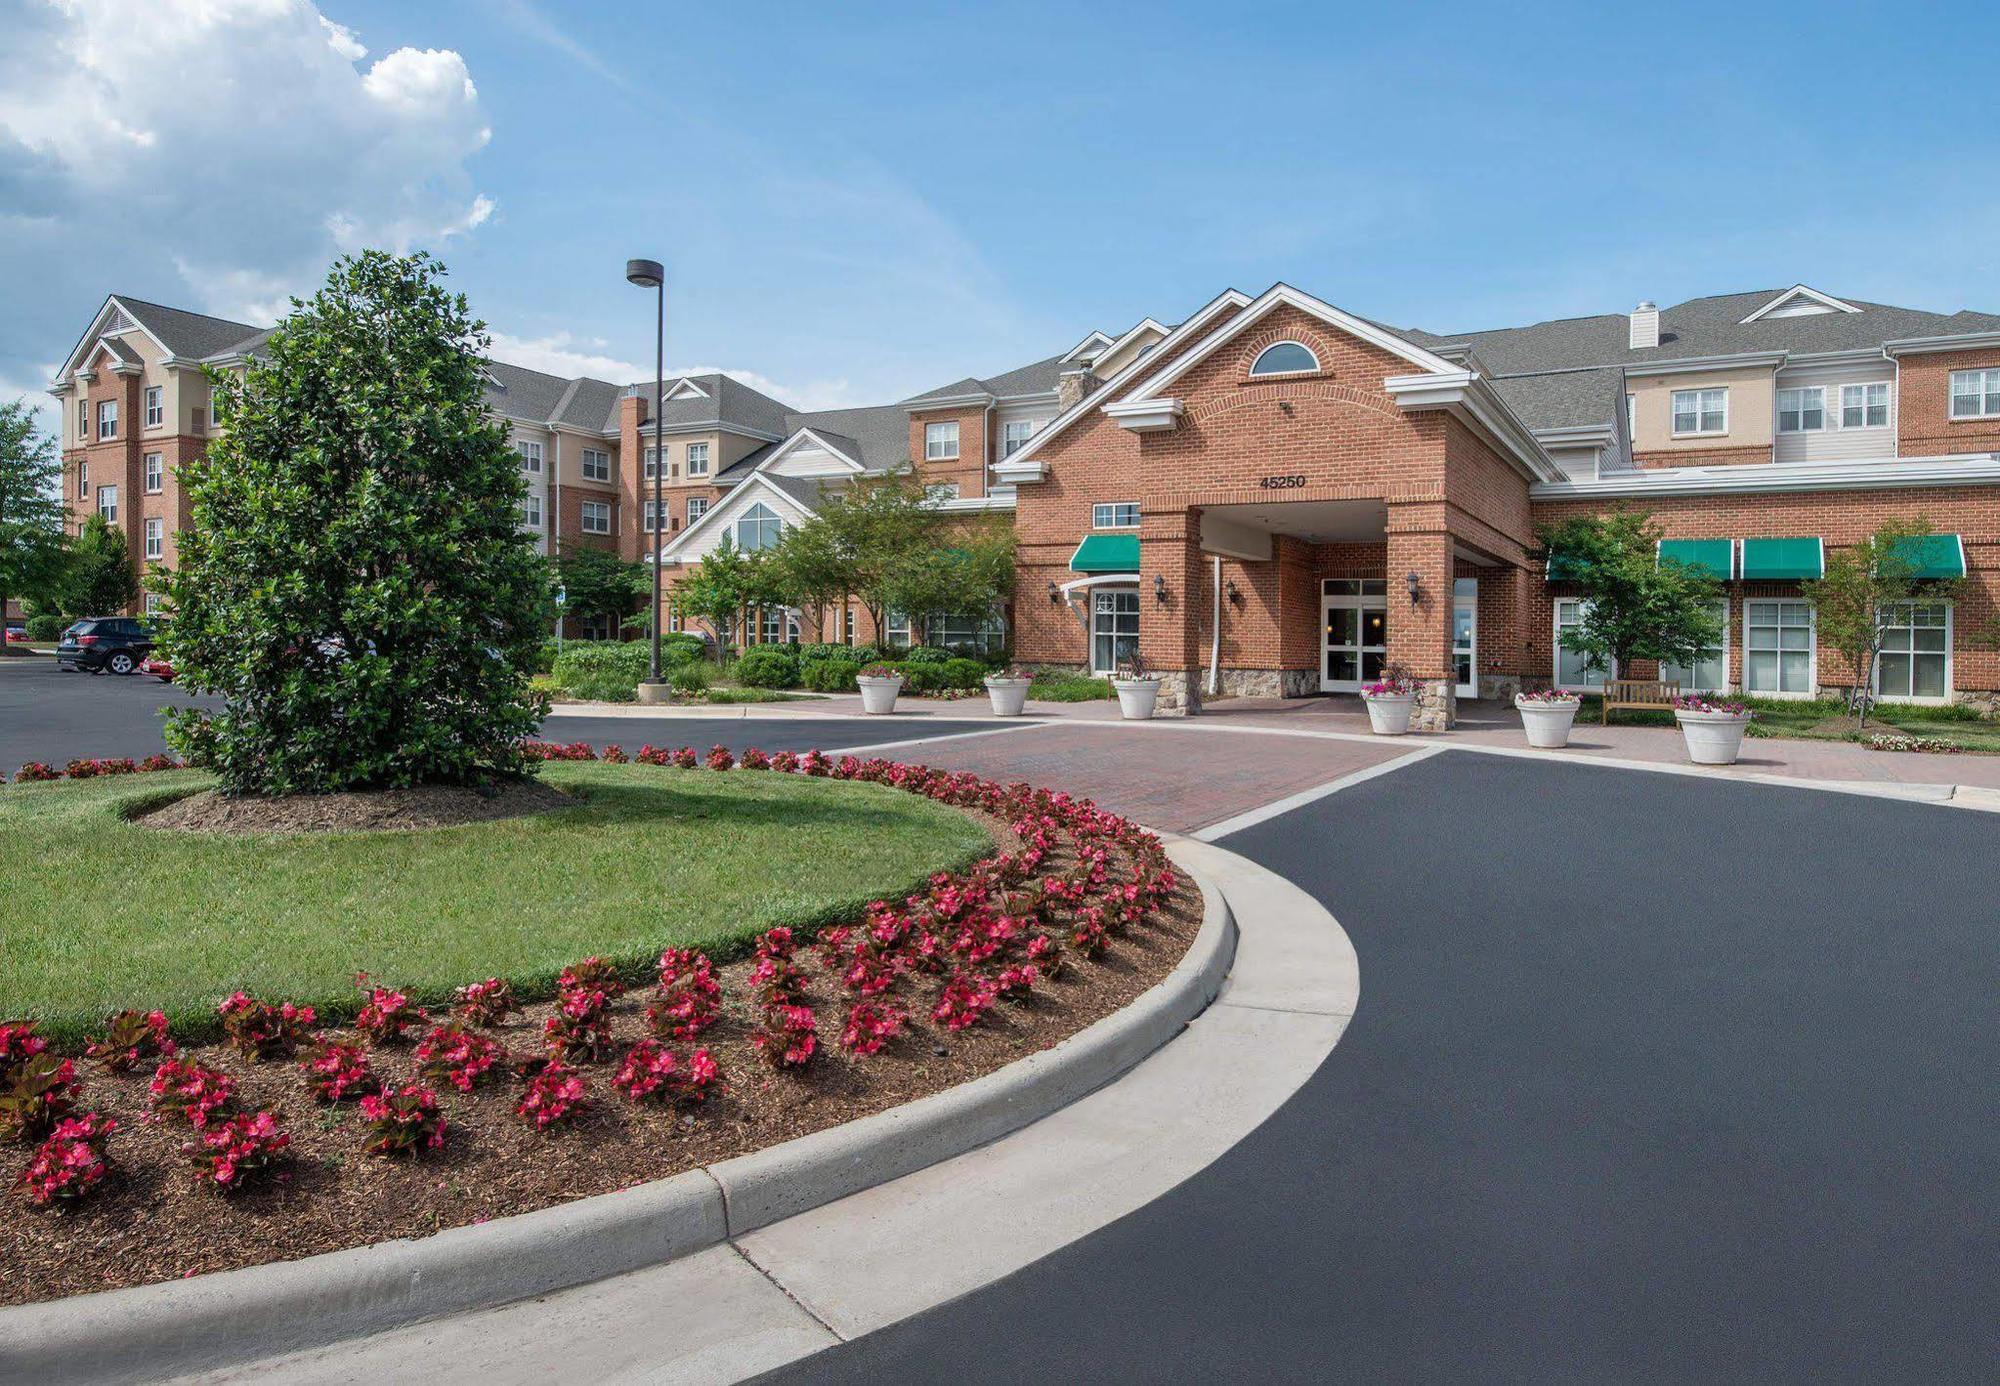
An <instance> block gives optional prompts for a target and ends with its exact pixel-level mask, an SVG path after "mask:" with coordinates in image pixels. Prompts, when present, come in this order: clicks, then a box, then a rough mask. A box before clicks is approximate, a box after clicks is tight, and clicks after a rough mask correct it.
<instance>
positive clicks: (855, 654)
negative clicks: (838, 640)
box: [799, 645, 882, 668]
mask: <svg viewBox="0 0 2000 1386" xmlns="http://www.w3.org/2000/svg"><path fill="white" fill-rule="evenodd" d="M881 653H882V652H881V651H880V650H878V649H876V648H875V647H874V646H873V645H801V646H800V647H799V665H800V667H801V668H803V667H805V666H806V665H809V664H828V663H831V664H855V665H860V664H866V663H868V662H869V661H870V660H873V659H876V658H879V657H880V655H881Z"/></svg>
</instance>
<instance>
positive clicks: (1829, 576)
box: [1799, 516, 1962, 726]
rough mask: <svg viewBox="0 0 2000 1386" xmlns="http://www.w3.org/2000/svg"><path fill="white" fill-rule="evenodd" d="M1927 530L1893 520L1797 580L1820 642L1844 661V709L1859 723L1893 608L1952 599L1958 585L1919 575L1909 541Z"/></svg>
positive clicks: (1864, 718) (1920, 522)
mask: <svg viewBox="0 0 2000 1386" xmlns="http://www.w3.org/2000/svg"><path fill="white" fill-rule="evenodd" d="M1930 532H1931V527H1930V522H1929V521H1927V520H1925V519H1923V518H1922V517H1921V516H1919V517H1918V518H1916V519H1914V520H1891V521H1889V522H1888V523H1886V524H1884V525H1883V526H1882V527H1881V528H1880V529H1877V530H1876V531H1875V532H1874V533H1873V534H1871V535H1869V536H1868V537H1867V538H1866V539H1863V540H1862V541H1861V542H1860V543H1858V544H1855V545H1853V546H1851V547H1849V548H1840V549H1833V550H1830V551H1829V552H1828V553H1827V556H1826V572H1825V574H1824V575H1823V576H1822V577H1820V578H1819V579H1818V580H1817V581H1813V582H1802V583H1800V584H1799V593H1800V595H1801V596H1803V597H1804V598H1805V599H1806V600H1807V601H1809V602H1811V603H1812V607H1813V624H1814V626H1815V628H1816V630H1817V633H1818V639H1819V643H1820V645H1821V646H1822V647H1823V648H1825V649H1829V650H1833V651H1834V652H1836V653H1837V654H1839V655H1841V656H1842V657H1843V658H1844V660H1845V662H1846V666H1847V669H1846V672H1847V676H1848V677H1847V707H1848V711H1850V712H1851V713H1853V714H1854V716H1855V718H1856V719H1857V722H1858V723H1859V725H1862V726H1866V725H1867V723H1868V707H1869V703H1870V701H1871V690H1872V689H1873V688H1874V687H1875V668H1876V665H1877V664H1878V663H1879V662H1880V661H1881V658H1882V641H1883V637H1884V636H1885V635H1886V634H1887V633H1888V629H1889V626H1890V624H1891V617H1892V615H1893V613H1894V610H1895V607H1896V606H1897V605H1898V604H1899V603H1902V602H1911V601H1950V600H1952V599H1953V598H1954V597H1956V596H1957V595H1958V589H1959V587H1960V586H1961V585H1962V584H1960V583H1958V582H1957V581H1955V580H1951V579H1931V580H1926V579H1922V578H1919V577H1918V576H1917V564H1916V561H1915V556H1916V548H1917V546H1916V545H1915V544H1914V543H1913V541H1916V540H1920V539H1922V538H1924V537H1925V536H1927V535H1928V534H1930Z"/></svg>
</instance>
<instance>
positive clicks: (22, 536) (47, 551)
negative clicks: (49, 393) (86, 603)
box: [0, 400, 130, 613]
mask: <svg viewBox="0 0 2000 1386" xmlns="http://www.w3.org/2000/svg"><path fill="white" fill-rule="evenodd" d="M61 494H62V463H61V461H60V460H59V459H58V458H57V456H56V445H55V440H54V439H53V438H51V437H50V436H49V435H48V434H46V433H44V432H42V431H41V430H40V429H39V428H37V427H35V415H34V411H32V410H31V409H29V408H28V405H27V401H25V400H15V401H14V402H12V403H11V404H0V613H4V612H5V611H6V610H7V603H8V601H9V600H10V599H11V598H14V597H21V596H29V597H34V598H35V599H36V600H37V602H38V604H39V603H41V602H43V601H45V600H46V599H47V596H48V594H49V592H50V591H51V589H52V588H53V587H54V585H55V583H56V580H57V579H58V577H59V576H60V575H61V572H62V566H63V504H62V499H61ZM127 571H128V573H129V571H130V569H129V568H128V569H127Z"/></svg>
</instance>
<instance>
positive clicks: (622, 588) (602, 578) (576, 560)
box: [551, 549, 653, 626]
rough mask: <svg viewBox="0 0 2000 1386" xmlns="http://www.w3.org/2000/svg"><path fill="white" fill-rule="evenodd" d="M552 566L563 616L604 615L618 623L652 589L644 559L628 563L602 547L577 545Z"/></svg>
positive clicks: (642, 600) (615, 624)
mask: <svg viewBox="0 0 2000 1386" xmlns="http://www.w3.org/2000/svg"><path fill="white" fill-rule="evenodd" d="M551 567H552V568H553V569H554V573H555V580H556V582H557V583H559V584H560V585H561V587H562V589H563V596H564V598H565V600H564V603H563V614H564V615H566V616H604V617H607V618H609V620H610V621H611V623H612V625H613V626H617V625H620V624H622V623H623V622H624V620H625V618H626V617H627V616H630V615H631V614H632V611H633V609H634V608H635V607H641V606H642V605H643V603H644V602H645V600H646V599H647V598H648V597H650V596H651V595H652V593H653V580H652V576H651V575H650V573H649V572H648V571H647V568H646V565H645V564H643V563H627V562H626V561H625V560H624V559H622V558H620V557H619V556H618V555H617V554H615V553H606V552H605V551H604V550H602V549H578V550H577V551H576V552H574V553H566V554H564V555H563V556H562V557H561V558H558V559H557V560H556V561H555V562H554V563H553V564H552V565H551Z"/></svg>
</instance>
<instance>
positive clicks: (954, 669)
mask: <svg viewBox="0 0 2000 1386" xmlns="http://www.w3.org/2000/svg"><path fill="white" fill-rule="evenodd" d="M944 676H945V680H946V682H945V686H946V687H947V688H983V687H985V685H986V665H985V664H984V663H982V662H981V661H979V660H976V659H961V658H953V659H948V660H946V661H945V663H944Z"/></svg>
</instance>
